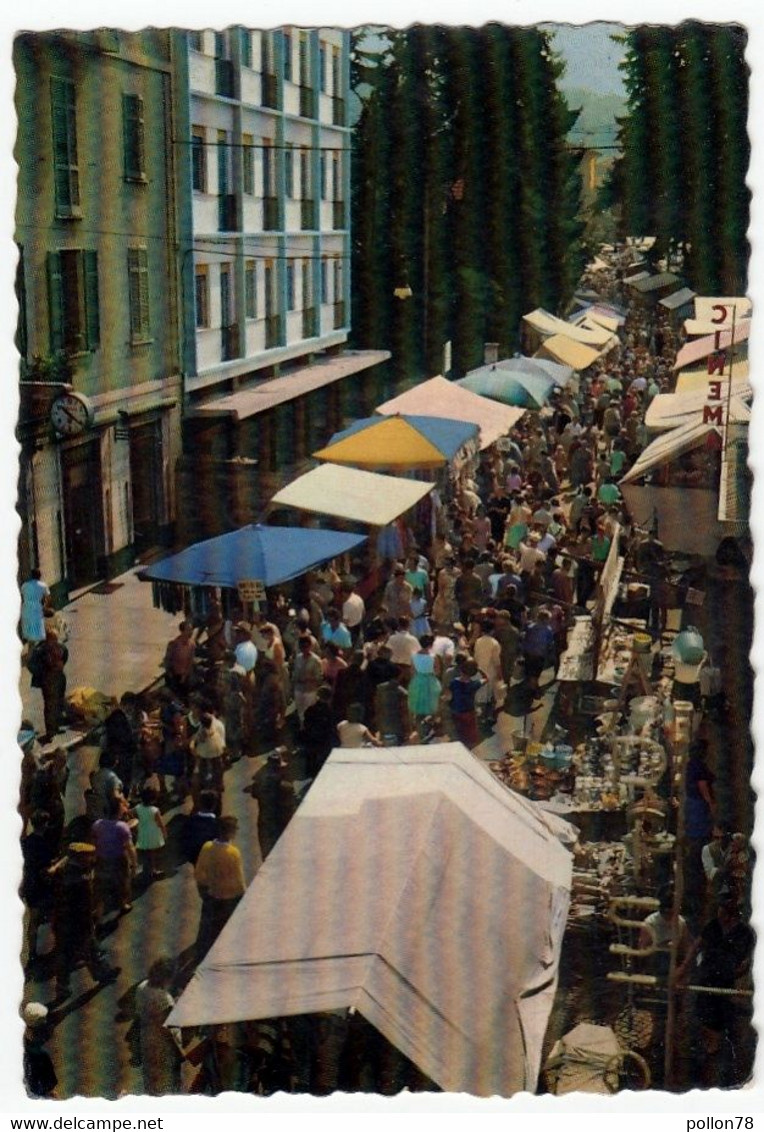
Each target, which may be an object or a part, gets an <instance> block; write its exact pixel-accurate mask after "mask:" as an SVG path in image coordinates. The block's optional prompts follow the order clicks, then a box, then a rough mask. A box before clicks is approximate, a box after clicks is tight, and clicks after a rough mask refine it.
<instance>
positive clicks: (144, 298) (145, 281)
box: [138, 248, 150, 338]
mask: <svg viewBox="0 0 764 1132" xmlns="http://www.w3.org/2000/svg"><path fill="white" fill-rule="evenodd" d="M138 271H139V278H140V294H141V298H140V303H141V307H140V315H141V337H142V338H148V336H149V332H150V323H149V253H148V252H147V250H146V249H145V248H139V249H138Z"/></svg>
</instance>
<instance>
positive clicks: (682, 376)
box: [674, 358, 749, 393]
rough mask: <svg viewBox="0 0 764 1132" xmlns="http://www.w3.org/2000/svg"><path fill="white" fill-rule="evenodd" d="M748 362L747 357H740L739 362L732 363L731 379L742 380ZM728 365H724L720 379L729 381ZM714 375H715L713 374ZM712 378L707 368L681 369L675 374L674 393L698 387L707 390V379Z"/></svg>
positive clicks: (693, 390) (694, 389)
mask: <svg viewBox="0 0 764 1132" xmlns="http://www.w3.org/2000/svg"><path fill="white" fill-rule="evenodd" d="M748 369H749V363H748V359H747V358H743V359H741V360H740V361H739V362H733V363H732V379H733V381H734V380H735V379H738V380H742V379H743V378H747V377H748ZM729 372H730V367H729V365H726V366H725V367H724V377H723V378H721V380H722V381H725V382H726V381H729ZM714 376H715V375H714ZM711 380H713V378H712V376H711V375H710V374H709V372H708V369H707V368H706V369H683V370H682V371H681V373H678V374H677V375H676V384H675V386H674V392H675V393H694V392H697V391H698V390H699V389H703V390H706V391H707V390H708V383H709V381H711Z"/></svg>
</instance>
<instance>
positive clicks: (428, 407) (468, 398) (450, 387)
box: [376, 376, 525, 448]
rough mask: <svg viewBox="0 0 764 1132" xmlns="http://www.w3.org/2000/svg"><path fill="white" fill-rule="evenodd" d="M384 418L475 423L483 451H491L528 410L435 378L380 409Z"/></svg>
mask: <svg viewBox="0 0 764 1132" xmlns="http://www.w3.org/2000/svg"><path fill="white" fill-rule="evenodd" d="M376 412H378V413H381V414H382V415H383V416H390V415H391V414H394V413H402V414H413V415H414V416H416V414H421V415H424V416H429V417H446V418H447V419H449V420H456V421H472V422H473V424H476V425H477V426H478V428H479V429H480V447H481V448H488V446H489V445H491V444H493V443H494V441H496V440H498V439H499V437H500V436H505V435H506V434H507V433H508V432H509V430H510V429H511V428H513V427H514V425H516V424H517V422H518V421H519V420H520V418H521V417H522V415H523V413H524V412H525V409H519V408H516V407H515V406H513V405H500V404H499V403H498V402H497V401H492V400H490V398H488V397H480V396H479V395H478V394H477V393H471V392H470V391H469V389H463V388H462V387H461V386H460V385H456V384H455V383H454V382H453V381H448V380H447V379H446V378H445V377H440V376H438V377H431V378H430V379H429V380H428V381H422V382H420V384H419V385H414V386H413V387H412V388H411V389H407V390H406V392H405V393H401V394H400V395H399V396H398V397H394V398H393V399H392V401H385V403H384V405H379V406H378V407H377V409H376Z"/></svg>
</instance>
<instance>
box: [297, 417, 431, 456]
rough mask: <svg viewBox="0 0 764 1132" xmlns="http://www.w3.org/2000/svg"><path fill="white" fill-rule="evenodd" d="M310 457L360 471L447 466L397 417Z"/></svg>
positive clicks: (383, 421)
mask: <svg viewBox="0 0 764 1132" xmlns="http://www.w3.org/2000/svg"><path fill="white" fill-rule="evenodd" d="M313 455H314V457H315V458H316V459H317V460H331V461H332V463H334V464H353V465H356V466H357V467H361V468H381V467H386V468H440V467H442V466H443V465H444V464H445V463H446V456H445V454H444V453H443V452H442V451H441V450H440V449H439V448H437V447H436V446H435V445H434V444H433V443H432V442H431V441H429V440H428V439H427V437H426V436H423V435H422V433H421V432H419V431H418V430H417V429H416V428H414V427H413V426H412V425H410V424H409V423H408V421H405V420H402V419H401V418H400V417H388V418H385V419H383V420H380V422H379V423H378V424H373V425H371V426H370V427H369V428H365V429H363V430H362V431H360V432H355V433H352V434H351V435H350V436H345V437H343V438H342V439H341V440H338V441H335V442H334V443H333V444H329V445H328V446H327V447H326V448H320V449H319V450H318V452H314V453H313Z"/></svg>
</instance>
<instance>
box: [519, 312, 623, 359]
mask: <svg viewBox="0 0 764 1132" xmlns="http://www.w3.org/2000/svg"><path fill="white" fill-rule="evenodd" d="M523 322H527V323H528V325H529V326H532V327H533V329H534V330H536V331H538V333H539V334H543V335H544V336H545V337H549V338H551V337H552V335H553V334H563V335H565V337H566V338H572V339H573V341H574V342H581V343H582V345H584V346H592V347H594V348H595V349H597V348H600V347H602V346H607V345H608V344H609V343H610V342H611V341H612V338H613V334H612V331H610V330H608V329H607V328H606V327H604V326H597V325H596V324H590V325H588V326H574V325H573V324H572V323H570V322H566V321H565V319H564V318H557V317H556V315H553V314H549V312H548V311H545V310H542V309H541V307H539V308H538V310H535V311H531V312H530V314H525V315H523Z"/></svg>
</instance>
